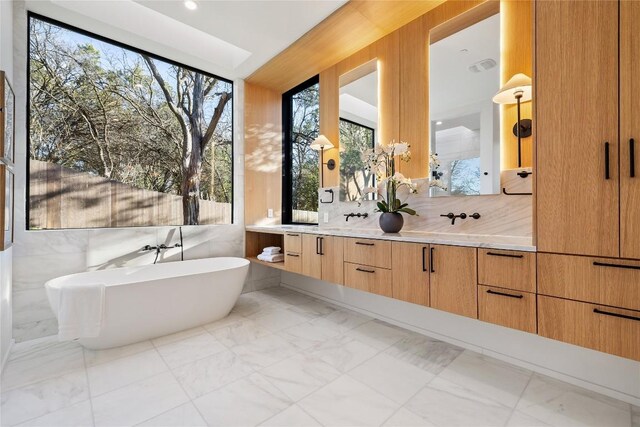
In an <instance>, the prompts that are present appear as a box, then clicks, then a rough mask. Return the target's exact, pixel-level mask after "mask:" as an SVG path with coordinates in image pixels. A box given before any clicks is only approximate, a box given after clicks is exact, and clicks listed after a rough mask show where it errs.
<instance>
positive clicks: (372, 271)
mask: <svg viewBox="0 0 640 427" xmlns="http://www.w3.org/2000/svg"><path fill="white" fill-rule="evenodd" d="M356 271H362V272H363V273H375V272H376V271H375V270H367V269H366V268H360V267H358V268H356Z"/></svg>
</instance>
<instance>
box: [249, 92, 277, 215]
mask: <svg viewBox="0 0 640 427" xmlns="http://www.w3.org/2000/svg"><path fill="white" fill-rule="evenodd" d="M244 131H245V135H244V144H245V162H244V164H245V184H244V185H245V199H244V203H245V207H244V211H245V219H244V220H245V224H278V223H280V220H281V215H282V95H281V94H280V93H279V92H276V91H273V90H269V89H265V88H262V87H260V86H257V85H254V84H251V83H245V110H244ZM268 209H273V211H274V217H273V218H268V217H267V211H268Z"/></svg>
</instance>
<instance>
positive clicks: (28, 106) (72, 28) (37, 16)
mask: <svg viewBox="0 0 640 427" xmlns="http://www.w3.org/2000/svg"><path fill="white" fill-rule="evenodd" d="M32 18H35V19H38V20H40V21H43V22H46V23H48V24H51V25H56V26H58V27H60V28H63V29H65V30H69V31H73V32H75V33H78V34H81V35H83V36H85V37H90V38H93V39H96V40H99V41H101V42H103V43H108V44H111V45H113V46H116V47H119V48H121V49H126V50H128V51H131V52H134V53H137V54H140V55H146V56H149V57H150V58H153V59H156V60H158V61H163V62H166V63H168V64H171V65H174V66H177V67H181V68H184V69H187V70H190V71H193V72H196V73H199V74H203V75H205V76H209V77H213V78H215V79H218V80H220V81H223V82H225V83H228V84H230V85H231V100H232V104H231V202H230V203H231V222H230V223H229V224H198V226H202V225H204V226H216V225H235V224H236V218H235V215H234V214H235V212H234V210H235V209H234V208H235V189H236V176H235V142H236V141H235V132H234V131H235V124H236V121H235V102H236V99H235V84H234V82H233V80H230V79H227V78H225V77H220V76H218V75H216V74H213V73H210V72H207V71H203V70H201V69H199V68H196V67H193V66H190V65H186V64H183V63H181V62H178V61H175V60H173V59H169V58H166V57H163V56H161V55H158V54H156V53H153V52H149V51H147V50H144V49H140V48H137V47H135V46H131V45H128V44H126V43H122V42H119V41H117V40H113V39H110V38H109V37H106V36H102V35H100V34H96V33H92V32H91V31H87V30H83V29H82V28H78V27H76V26H74V25H71V24H67V23H65V22H62V21H59V20H57V19H54V18H50V17H48V16H45V15H41V14H39V13H36V12H33V11H30V10H28V11H27V38H26V40H27V76H26V77H27V78H26V86H27V88H26V89H27V100H26V101H27V102H26V110H27V111H26V123H25V127H26V132H27V138H26V139H27V147H26V148H27V150H26V165H27V171H26V185H25V231H33V232H38V231H57V230H100V229H103V230H110V229H115V228H146V227H179V226H183V224H173V225H160V224H153V225H144V226H139V225H130V226H118V227H91V228H47V229H42V230H40V229H30V228H29V211H30V194H29V189H30V180H31V174H30V170H31V169H30V162H31V155H30V153H31V60H30V58H31V19H32Z"/></svg>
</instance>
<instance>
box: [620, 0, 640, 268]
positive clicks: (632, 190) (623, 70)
mask: <svg viewBox="0 0 640 427" xmlns="http://www.w3.org/2000/svg"><path fill="white" fill-rule="evenodd" d="M638 22H640V2H637V1H621V2H620V256H621V257H622V258H638V259H640V81H639V80H638V76H640V32H638Z"/></svg>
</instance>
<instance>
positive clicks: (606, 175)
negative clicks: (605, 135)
mask: <svg viewBox="0 0 640 427" xmlns="http://www.w3.org/2000/svg"><path fill="white" fill-rule="evenodd" d="M609 163H610V162H609V141H607V142H605V143H604V179H609V178H610V173H609Z"/></svg>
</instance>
